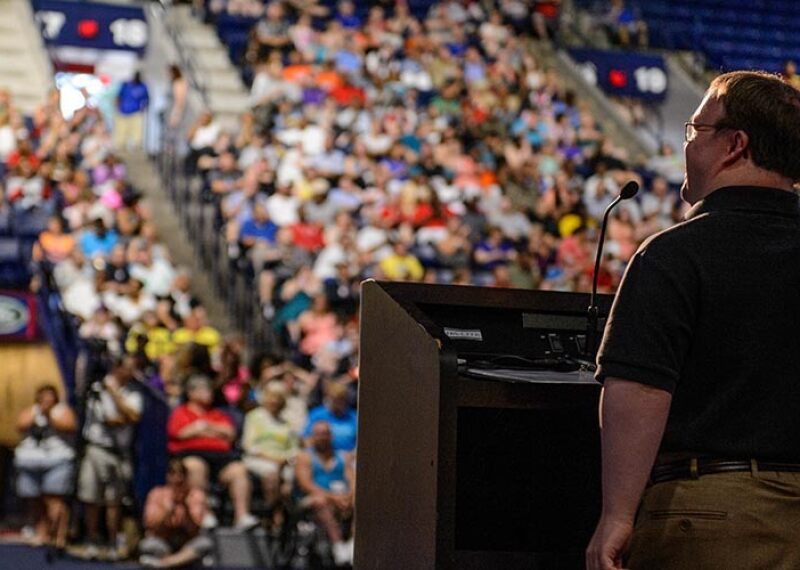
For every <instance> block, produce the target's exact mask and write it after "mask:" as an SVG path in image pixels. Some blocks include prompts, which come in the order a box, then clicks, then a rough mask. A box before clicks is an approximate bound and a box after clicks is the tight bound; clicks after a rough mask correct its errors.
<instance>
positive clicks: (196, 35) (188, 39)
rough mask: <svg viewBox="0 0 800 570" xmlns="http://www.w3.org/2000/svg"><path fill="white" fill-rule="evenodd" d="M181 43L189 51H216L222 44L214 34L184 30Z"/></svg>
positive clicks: (204, 31) (205, 31)
mask: <svg viewBox="0 0 800 570" xmlns="http://www.w3.org/2000/svg"><path fill="white" fill-rule="evenodd" d="M181 42H182V43H183V45H184V46H185V47H187V48H189V49H192V50H194V49H218V48H221V47H222V44H221V43H220V41H219V38H217V36H216V34H214V33H212V32H209V31H207V30H186V31H184V32H183V33H182V34H181Z"/></svg>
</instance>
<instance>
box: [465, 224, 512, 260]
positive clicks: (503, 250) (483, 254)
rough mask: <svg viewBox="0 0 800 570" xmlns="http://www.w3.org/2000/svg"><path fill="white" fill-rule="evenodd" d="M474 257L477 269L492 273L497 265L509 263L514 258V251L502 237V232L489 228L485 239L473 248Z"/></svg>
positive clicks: (496, 228)
mask: <svg viewBox="0 0 800 570" xmlns="http://www.w3.org/2000/svg"><path fill="white" fill-rule="evenodd" d="M474 255H475V264H476V265H477V267H478V269H480V270H481V271H492V270H493V269H494V268H495V267H497V266H498V265H506V264H508V263H509V262H511V261H512V260H513V259H514V258H515V256H516V251H515V250H514V247H513V245H511V243H510V242H509V241H508V240H506V239H505V237H504V236H503V230H501V229H500V228H498V227H491V228H489V232H488V235H487V236H486V239H484V240H481V241H479V242H478V244H477V245H476V246H475V251H474Z"/></svg>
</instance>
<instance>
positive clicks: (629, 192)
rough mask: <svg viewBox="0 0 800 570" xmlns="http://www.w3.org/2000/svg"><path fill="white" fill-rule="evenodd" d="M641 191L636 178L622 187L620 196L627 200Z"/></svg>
mask: <svg viewBox="0 0 800 570" xmlns="http://www.w3.org/2000/svg"><path fill="white" fill-rule="evenodd" d="M638 191H639V183H638V182H636V180H631V181H630V182H628V183H627V184H626V185H625V186H623V187H622V190H620V193H619V197H620V198H622V199H623V200H627V199H629V198H633V197H634V196H636V193H637V192H638Z"/></svg>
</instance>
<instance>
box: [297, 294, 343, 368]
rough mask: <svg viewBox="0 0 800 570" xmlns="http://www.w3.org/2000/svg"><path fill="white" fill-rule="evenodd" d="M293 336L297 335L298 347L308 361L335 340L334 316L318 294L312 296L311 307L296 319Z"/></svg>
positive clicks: (324, 299)
mask: <svg viewBox="0 0 800 570" xmlns="http://www.w3.org/2000/svg"><path fill="white" fill-rule="evenodd" d="M296 325H297V326H296V328H295V329H290V330H293V331H294V334H299V335H300V337H299V342H298V347H299V349H300V353H301V354H302V355H303V356H304V357H305V359H310V358H311V357H312V356H314V354H316V352H317V351H318V350H319V349H320V348H322V346H323V345H324V344H325V343H326V342H328V341H329V340H332V339H334V338H336V314H335V313H334V312H333V311H331V308H330V305H329V304H328V298H327V297H326V296H325V294H324V293H322V292H320V293H318V294H317V295H315V296H314V299H313V301H312V304H311V307H309V308H308V309H307V310H306V311H303V312H302V313H301V314H300V316H299V317H298V318H297V323H296Z"/></svg>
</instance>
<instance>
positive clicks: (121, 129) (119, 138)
mask: <svg viewBox="0 0 800 570" xmlns="http://www.w3.org/2000/svg"><path fill="white" fill-rule="evenodd" d="M143 129H144V112H139V113H133V114H132V115H123V114H121V113H117V115H116V116H115V117H114V146H115V147H116V148H117V149H118V150H125V149H127V148H128V145H129V144H131V145H133V148H134V149H140V148H142V136H143Z"/></svg>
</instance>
